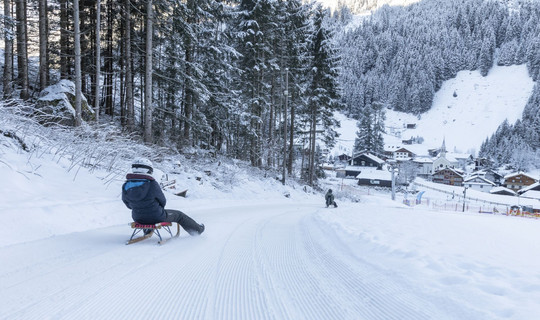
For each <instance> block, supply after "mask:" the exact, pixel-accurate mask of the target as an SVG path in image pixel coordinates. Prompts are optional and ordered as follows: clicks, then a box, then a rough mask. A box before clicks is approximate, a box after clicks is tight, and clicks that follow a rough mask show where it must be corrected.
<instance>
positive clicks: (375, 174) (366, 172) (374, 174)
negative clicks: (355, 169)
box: [356, 167, 392, 181]
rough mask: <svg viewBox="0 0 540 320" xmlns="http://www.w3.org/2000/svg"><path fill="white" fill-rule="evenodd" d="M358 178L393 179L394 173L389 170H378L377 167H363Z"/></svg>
mask: <svg viewBox="0 0 540 320" xmlns="http://www.w3.org/2000/svg"><path fill="white" fill-rule="evenodd" d="M356 179H379V180H388V181H392V173H391V172H390V171H388V170H377V169H376V168H373V167H371V168H362V171H361V172H360V174H358V175H357V176H356Z"/></svg>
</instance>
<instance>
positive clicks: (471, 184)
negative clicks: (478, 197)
mask: <svg viewBox="0 0 540 320" xmlns="http://www.w3.org/2000/svg"><path fill="white" fill-rule="evenodd" d="M463 186H465V187H467V188H470V189H471V190H476V191H482V192H489V191H490V190H491V189H492V188H493V187H495V186H496V185H495V183H493V182H492V181H489V180H487V179H486V178H483V177H481V176H477V175H473V176H471V177H468V178H466V179H465V180H464V181H463Z"/></svg>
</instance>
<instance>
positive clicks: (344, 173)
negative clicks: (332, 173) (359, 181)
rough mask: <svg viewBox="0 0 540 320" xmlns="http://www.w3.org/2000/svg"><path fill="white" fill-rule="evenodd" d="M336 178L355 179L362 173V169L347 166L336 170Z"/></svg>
mask: <svg viewBox="0 0 540 320" xmlns="http://www.w3.org/2000/svg"><path fill="white" fill-rule="evenodd" d="M335 170H336V178H350V179H354V178H355V177H356V176H357V175H359V174H360V172H362V167H359V166H345V167H342V168H336V169H335Z"/></svg>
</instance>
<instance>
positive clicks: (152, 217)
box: [122, 173, 167, 224]
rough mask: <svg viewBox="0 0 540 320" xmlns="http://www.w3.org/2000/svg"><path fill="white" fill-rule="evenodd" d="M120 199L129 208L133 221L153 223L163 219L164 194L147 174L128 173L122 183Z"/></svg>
mask: <svg viewBox="0 0 540 320" xmlns="http://www.w3.org/2000/svg"><path fill="white" fill-rule="evenodd" d="M122 201H124V203H125V204H126V206H127V207H128V208H130V209H131V217H132V218H133V220H134V221H137V222H139V223H143V224H154V223H158V222H162V221H165V218H166V217H167V214H166V213H165V203H166V202H167V199H165V195H164V194H163V191H161V188H160V187H159V184H158V183H157V182H156V180H154V178H152V177H151V176H149V175H145V174H135V173H130V174H128V175H127V176H126V182H125V183H124V185H122Z"/></svg>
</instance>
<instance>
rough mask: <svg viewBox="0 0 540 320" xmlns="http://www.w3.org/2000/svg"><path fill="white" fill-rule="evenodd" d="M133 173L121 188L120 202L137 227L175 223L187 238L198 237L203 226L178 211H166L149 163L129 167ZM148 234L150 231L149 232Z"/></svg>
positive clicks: (136, 162) (144, 161)
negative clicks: (139, 225)
mask: <svg viewBox="0 0 540 320" xmlns="http://www.w3.org/2000/svg"><path fill="white" fill-rule="evenodd" d="M131 168H132V173H128V175H127V176H126V182H125V183H124V184H123V185H122V201H123V202H124V203H125V204H126V206H127V207H128V208H129V209H131V217H132V218H133V220H134V221H135V222H138V223H140V224H156V223H159V222H177V223H178V224H179V225H180V226H182V228H184V230H186V231H187V232H188V233H189V234H190V235H192V236H193V235H199V234H201V233H203V231H204V224H198V223H197V222H195V220H193V219H191V218H190V217H188V216H187V215H186V214H184V213H183V212H181V211H178V210H171V209H165V203H166V202H167V200H166V199H165V195H164V194H163V191H161V188H160V186H159V184H158V183H157V181H156V180H154V178H153V177H152V172H153V171H154V169H153V168H152V162H151V161H150V160H148V159H137V160H135V161H134V162H133V164H132V165H131ZM150 232H151V231H150Z"/></svg>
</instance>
